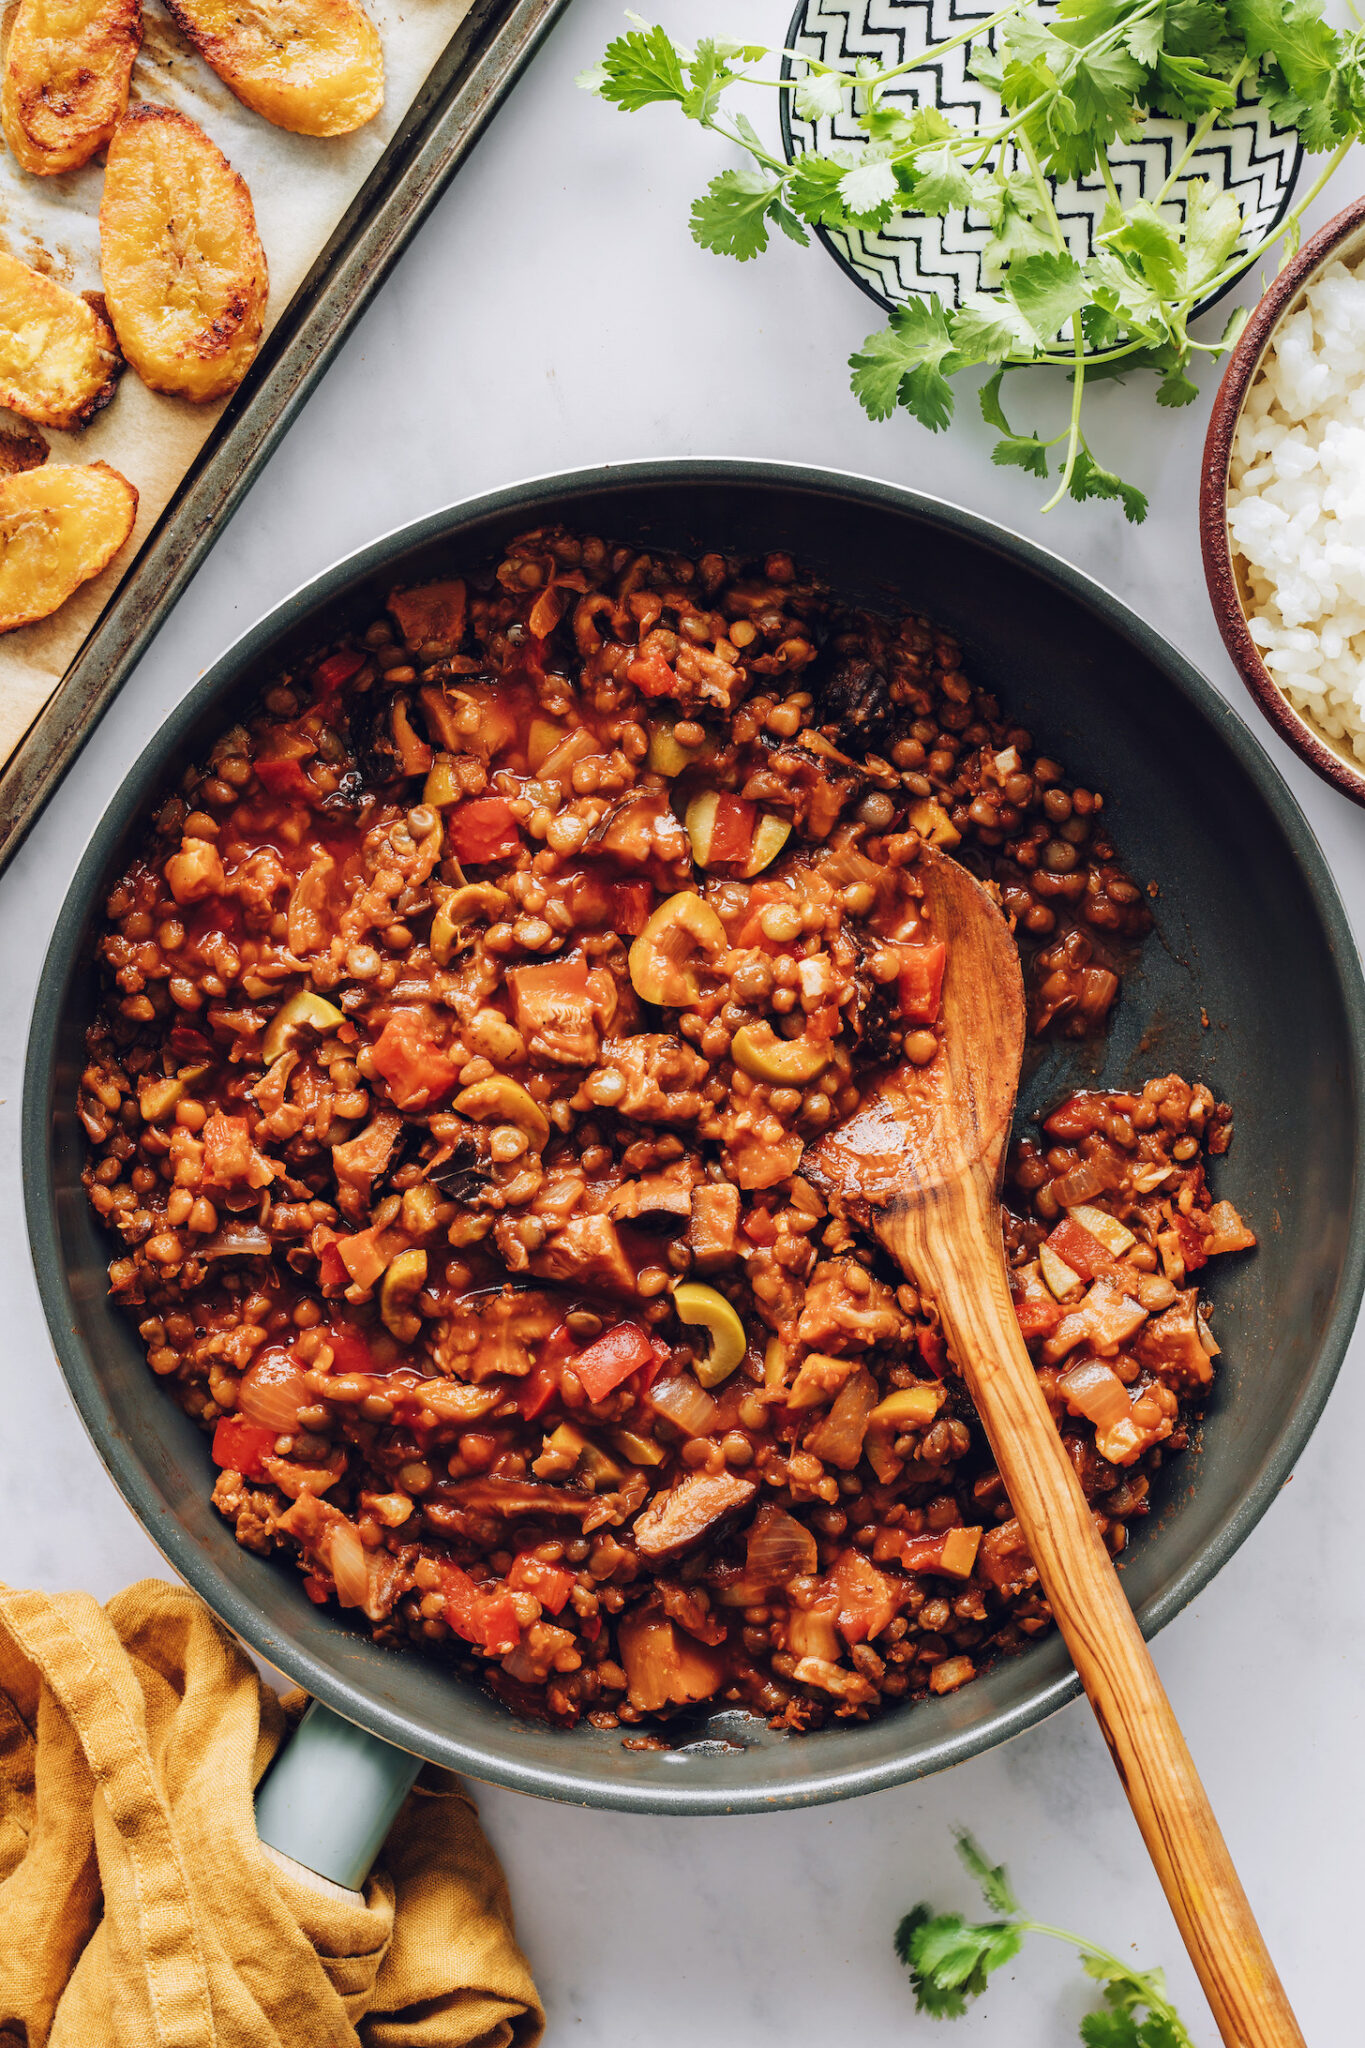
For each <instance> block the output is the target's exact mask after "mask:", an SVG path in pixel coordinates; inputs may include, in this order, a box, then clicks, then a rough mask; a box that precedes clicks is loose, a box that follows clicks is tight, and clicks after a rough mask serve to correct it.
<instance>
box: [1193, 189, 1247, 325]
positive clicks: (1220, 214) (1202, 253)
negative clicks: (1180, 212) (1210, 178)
mask: <svg viewBox="0 0 1365 2048" xmlns="http://www.w3.org/2000/svg"><path fill="white" fill-rule="evenodd" d="M1241 232H1242V209H1241V207H1240V206H1239V205H1238V204H1237V199H1236V195H1235V194H1234V193H1233V192H1231V191H1229V190H1227V189H1226V188H1225V189H1224V190H1223V191H1221V192H1215V191H1214V189H1213V186H1212V185H1211V184H1210V183H1208V182H1207V181H1206V180H1205V179H1203V178H1191V180H1190V182H1189V184H1188V185H1187V186H1186V188H1185V277H1184V295H1185V296H1186V297H1187V298H1192V297H1195V296H1196V295H1197V294H1198V292H1199V290H1200V288H1201V287H1202V286H1203V285H1205V284H1208V283H1209V282H1210V281H1211V280H1212V279H1213V278H1215V277H1217V276H1218V274H1219V272H1220V271H1221V270H1222V268H1223V266H1224V264H1225V263H1226V262H1227V260H1228V258H1229V257H1230V256H1231V254H1232V252H1233V250H1234V249H1235V248H1236V247H1237V243H1238V239H1239V237H1240V236H1241Z"/></svg>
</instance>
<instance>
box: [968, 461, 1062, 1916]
mask: <svg viewBox="0 0 1365 2048" xmlns="http://www.w3.org/2000/svg"><path fill="white" fill-rule="evenodd" d="M1044 474H1046V472H1044ZM954 1838H955V1840H956V1842H957V1853H958V1855H959V1856H960V1857H961V1859H962V1862H963V1864H964V1865H965V1866H966V1868H967V1870H968V1871H970V1873H971V1875H972V1876H973V1877H974V1878H975V1879H976V1881H977V1883H978V1884H979V1885H980V1887H981V1896H982V1897H983V1898H984V1899H985V1901H986V1904H987V1905H988V1906H989V1907H990V1908H991V1910H992V1912H995V1913H1017V1912H1018V1911H1019V1901H1018V1900H1017V1899H1016V1898H1015V1896H1014V1893H1013V1892H1012V1891H1011V1889H1010V1881H1009V1877H1008V1875H1007V1874H1006V1871H1005V1866H1004V1864H1003V1863H988V1862H987V1861H986V1856H985V1852H984V1850H983V1849H982V1847H981V1844H980V1843H979V1842H978V1841H977V1840H976V1838H975V1836H974V1835H972V1834H970V1833H969V1832H968V1830H967V1829H966V1828H957V1829H955V1830H954Z"/></svg>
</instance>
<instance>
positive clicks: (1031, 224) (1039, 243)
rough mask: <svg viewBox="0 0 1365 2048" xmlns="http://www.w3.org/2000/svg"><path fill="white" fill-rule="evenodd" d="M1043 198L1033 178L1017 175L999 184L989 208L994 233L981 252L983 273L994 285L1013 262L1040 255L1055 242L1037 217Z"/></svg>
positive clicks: (988, 213)
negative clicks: (1040, 225)
mask: <svg viewBox="0 0 1365 2048" xmlns="http://www.w3.org/2000/svg"><path fill="white" fill-rule="evenodd" d="M1040 204H1041V201H1040V199H1039V197H1038V192H1037V188H1036V187H1035V185H1034V183H1033V180H1032V178H1030V177H1028V176H1024V177H1019V176H1017V175H1016V176H1015V177H1012V178H1010V179H1009V180H1008V181H1007V182H1006V183H1005V184H1004V185H997V186H996V190H995V197H994V201H993V203H992V204H991V205H988V206H987V208H986V217H987V219H988V220H989V221H990V223H991V227H992V234H991V237H990V240H989V241H988V242H987V243H986V246H985V248H984V249H983V250H982V252H981V273H982V276H983V277H984V278H985V279H986V281H987V282H988V283H991V284H994V283H995V282H996V280H997V279H998V278H999V276H1000V273H1001V272H1002V271H1003V270H1004V268H1005V266H1006V265H1007V264H1009V263H1015V262H1021V261H1022V260H1023V259H1024V258H1025V257H1027V256H1036V255H1038V254H1039V253H1040V252H1041V251H1042V250H1044V249H1050V248H1051V247H1052V243H1051V241H1050V240H1049V238H1048V236H1047V234H1046V233H1045V232H1044V230H1043V229H1042V228H1040V227H1039V226H1038V225H1037V223H1036V221H1035V220H1034V218H1033V216H1034V214H1035V213H1037V211H1038V208H1039V206H1040Z"/></svg>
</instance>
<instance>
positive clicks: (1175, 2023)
mask: <svg viewBox="0 0 1365 2048" xmlns="http://www.w3.org/2000/svg"><path fill="white" fill-rule="evenodd" d="M957 1850H958V1854H959V1856H960V1857H961V1858H962V1861H963V1863H964V1864H965V1865H966V1867H967V1869H968V1871H969V1872H970V1873H971V1875H972V1876H973V1877H974V1878H975V1879H976V1881H977V1883H978V1884H979V1886H980V1887H981V1892H982V1896H983V1897H984V1899H985V1901H986V1904H987V1906H988V1907H989V1908H990V1910H991V1912H992V1913H994V1914H996V1915H998V1917H997V1918H996V1919H993V1920H985V1921H980V1922H973V1921H969V1920H964V1919H963V1917H962V1915H961V1914H960V1913H935V1912H934V1911H933V1909H932V1908H931V1907H929V1906H916V1908H915V1910H914V1912H913V1913H907V1914H906V1916H905V1918H904V1919H903V1920H902V1921H901V1923H900V1926H899V1927H898V1928H897V1929H896V1936H895V1940H896V1954H897V1955H898V1956H899V1957H900V1959H901V1961H902V1962H903V1963H904V1964H905V1967H906V1969H907V1970H908V1971H909V1972H910V1985H911V1989H912V1990H913V1991H914V1994H915V2004H916V2007H917V2008H918V2010H919V2011H920V2012H923V2013H928V2014H929V2015H930V2017H931V2018H933V2019H960V2018H961V2017H962V2015H963V2014H964V2013H965V2012H966V2010H967V2001H968V1999H970V1998H979V1997H980V1996H981V1994H982V1992H983V1991H984V1990H985V1989H986V1985H987V1982H988V1980H989V1978H990V1976H991V1973H992V1971H994V1970H998V1969H1000V1968H1001V1967H1002V1965H1004V1964H1005V1963H1009V1962H1012V1961H1013V1960H1014V1958H1015V1956H1017V1955H1018V1953H1019V1951H1020V1949H1021V1948H1022V1947H1023V1945H1024V1940H1025V1937H1026V1936H1027V1935H1030V1934H1043V1935H1046V1936H1047V1937H1048V1938H1049V1939H1050V1940H1052V1941H1064V1942H1066V1943H1067V1944H1068V1945H1069V1946H1070V1947H1072V1948H1074V1949H1076V1950H1078V1951H1079V1954H1080V1960H1081V1967H1082V1969H1083V1970H1084V1971H1085V1973H1086V1975H1087V1976H1088V1977H1092V1978H1093V1979H1094V1980H1095V1982H1096V1983H1097V1984H1101V1985H1103V1987H1104V1992H1103V2002H1102V2003H1101V2004H1100V2005H1099V2006H1098V2007H1097V2008H1096V2009H1095V2010H1094V2011H1093V2012H1089V2013H1087V2014H1086V2016H1085V2018H1084V2019H1083V2020H1082V2021H1081V2040H1082V2041H1083V2042H1084V2043H1085V2048H1194V2043H1193V2041H1192V2040H1191V2038H1190V2035H1189V2032H1188V2030H1187V2029H1186V2027H1185V2023H1184V2021H1183V2020H1182V2019H1181V2017H1180V2014H1179V2013H1178V2012H1177V2011H1176V2009H1175V2007H1174V2006H1173V2005H1172V2003H1171V2000H1170V1995H1169V1993H1168V1992H1167V1990H1166V1980H1165V1977H1164V1976H1163V1975H1162V1973H1161V1971H1160V1970H1138V1969H1135V1968H1134V1966H1133V1965H1132V1964H1131V1963H1126V1962H1124V1960H1123V1958H1122V1957H1121V1956H1116V1955H1111V1954H1110V1952H1109V1950H1108V1949H1105V1948H1100V1947H1099V1946H1098V1945H1097V1944H1096V1943H1095V1942H1093V1941H1088V1940H1086V1938H1085V1937H1084V1935H1080V1934H1070V1933H1068V1932H1067V1930H1066V1929H1065V1928H1063V1927H1049V1926H1048V1925H1047V1924H1046V1923H1045V1922H1043V1921H1041V1920H1031V1919H1029V1918H1028V1917H1027V1915H1026V1914H1024V1913H1022V1912H1021V1911H1020V1908H1019V1903H1018V1901H1017V1900H1016V1898H1015V1896H1014V1893H1013V1891H1012V1890H1011V1888H1010V1881H1009V1878H1008V1876H1007V1875H1006V1872H1005V1867H1004V1865H1003V1864H1001V1863H996V1864H992V1863H990V1862H989V1861H988V1859H987V1858H986V1856H985V1855H984V1854H983V1853H982V1851H981V1849H980V1848H979V1847H978V1846H977V1844H976V1843H975V1842H974V1841H973V1840H972V1837H971V1836H970V1835H969V1834H968V1833H967V1832H966V1831H965V1829H964V1830H961V1831H959V1833H958V1837H957Z"/></svg>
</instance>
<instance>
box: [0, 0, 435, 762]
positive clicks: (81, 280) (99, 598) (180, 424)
mask: <svg viewBox="0 0 1365 2048" xmlns="http://www.w3.org/2000/svg"><path fill="white" fill-rule="evenodd" d="M365 4H366V7H367V11H368V12H369V14H370V15H371V16H372V18H373V19H374V21H375V23H376V25H377V26H378V29H379V32H380V35H381V36H382V38H383V44H384V69H385V94H384V105H383V107H382V109H381V110H380V112H379V114H378V115H377V116H376V117H375V119H374V120H373V121H371V122H370V123H369V124H368V125H367V126H366V127H364V128H361V129H359V130H358V131H357V132H356V133H355V134H354V135H346V136H336V137H328V138H320V137H311V136H306V135H287V134H286V133H285V132H284V131H283V129H280V128H272V127H271V125H270V123H269V122H268V121H263V120H261V118H260V117H259V116H258V115H256V114H253V113H251V112H249V111H248V109H247V108H246V107H244V106H242V104H241V103H240V101H238V100H236V99H234V98H233V96H232V94H231V93H230V92H229V91H228V89H227V87H226V86H225V85H224V84H223V83H222V81H221V79H219V78H218V77H217V75H216V74H215V73H214V72H212V71H210V70H209V68H208V66H207V65H206V64H205V63H204V62H203V61H202V59H201V58H200V57H198V56H197V55H196V53H195V52H194V50H193V49H192V48H191V47H190V45H189V44H188V43H187V42H186V41H185V40H184V38H183V37H182V36H181V35H180V33H179V31H178V30H177V29H176V28H175V26H174V24H173V23H172V22H171V21H170V20H169V18H168V17H167V15H166V14H165V13H164V12H163V10H162V8H161V7H160V6H159V5H158V4H156V0H148V4H147V6H146V8H145V12H144V22H145V34H144V39H143V44H142V51H141V54H140V56H139V57H138V61H137V66H136V69H135V70H134V72H133V85H132V97H133V98H134V99H143V100H159V101H161V102H162V103H163V104H164V105H166V106H170V107H175V108H177V109H178V110H179V111H180V112H181V113H184V114H188V115H189V116H190V117H191V118H192V119H193V120H195V121H197V122H198V123H199V125H200V126H201V127H202V128H203V129H204V130H205V131H206V133H207V134H208V135H210V136H211V137H212V139H213V141H214V142H216V143H217V145H218V147H219V149H221V150H222V152H223V154H224V156H226V157H227V159H228V161H229V163H231V165H232V166H233V168H234V170H236V171H239V172H240V173H241V175H242V176H243V177H244V178H245V179H246V182H247V184H248V185H249V187H250V188H251V197H252V202H253V204H254V206H255V209H256V223H257V226H258V228H259V230H260V236H261V241H262V242H263V244H264V246H265V253H266V260H267V263H268V264H269V267H270V304H269V308H268V311H267V314H266V323H265V326H266V333H267V334H268V333H269V332H270V329H271V328H272V327H273V326H274V325H275V323H276V321H277V320H278V319H279V318H280V317H281V315H282V314H283V313H284V311H285V310H286V308H287V307H288V305H289V302H290V300H291V299H292V298H293V296H294V294H295V292H296V291H297V289H298V287H299V284H300V283H301V281H302V280H303V278H304V277H305V276H306V275H307V273H308V271H309V269H310V267H311V266H312V264H313V262H314V260H315V259H316V257H317V255H318V253H319V251H320V250H321V249H322V248H323V247H324V246H325V245H326V242H327V239H328V237H329V236H330V235H331V233H332V230H333V229H334V228H335V227H336V225H337V222H338V221H339V220H340V219H341V217H342V215H343V214H344V213H345V211H346V209H347V207H348V206H349V205H350V203H351V201H352V200H353V199H354V197H355V195H356V193H357V192H358V191H359V189H360V187H361V186H362V185H363V184H364V182H365V180H366V178H367V177H368V176H369V174H370V172H371V171H372V170H373V168H374V166H375V164H376V163H377V162H378V160H379V158H380V157H381V156H382V154H383V152H384V150H385V148H386V147H387V145H388V143H389V140H390V138H391V137H392V135H393V133H394V131H395V129H396V128H397V127H398V126H399V124H400V123H401V121H402V119H403V117H404V115H405V114H406V113H407V110H408V108H409V107H410V106H411V104H412V102H413V100H414V99H415V98H416V96H417V93H418V90H419V89H420V87H421V85H422V83H423V81H424V80H425V78H426V77H427V75H428V73H429V72H430V71H431V69H432V67H433V66H434V64H435V63H436V60H437V58H438V57H439V56H440V54H441V52H442V51H443V50H444V48H445V47H446V45H447V43H448V42H449V41H450V39H451V37H452V36H453V35H454V33H455V31H456V29H457V28H458V27H459V25H460V23H461V21H462V20H463V19H464V17H465V15H466V14H467V13H468V11H469V7H470V4H471V0H409V4H407V5H406V6H400V5H398V4H397V0H365ZM103 183H104V165H103V159H102V157H100V158H96V159H95V161H94V162H92V163H90V164H87V165H86V167H85V168H84V170H80V171H71V172H68V173H67V174H66V175H65V176H63V177H59V178H33V177H29V176H28V175H27V174H26V173H25V172H23V171H22V170H20V168H19V166H18V164H17V163H16V162H15V160H14V158H13V156H12V155H11V154H10V152H9V150H8V149H7V148H6V147H5V145H4V143H3V141H0V239H3V242H4V244H5V246H7V247H8V249H9V250H10V252H11V254H13V255H15V256H17V257H19V258H20V259H21V261H23V262H25V263H30V264H32V265H33V266H34V267H35V268H36V269H39V270H43V271H45V272H46V273H47V274H48V275H49V276H50V277H52V278H53V279H54V280H55V281H56V282H57V283H58V284H62V285H65V286H66V287H67V288H68V289H70V290H72V291H76V292H82V291H98V290H99V289H100V252H99V206H100V192H101V189H102V187H103ZM226 404H227V400H226V399H224V400H221V401H220V402H219V403H217V404H214V405H191V404H190V403H189V402H188V401H186V400H184V399H179V398H168V397H165V396H163V395H161V394H158V393H155V392H151V391H148V390H147V388H146V386H145V385H143V384H142V383H141V382H140V381H139V379H138V377H137V376H136V375H135V373H134V372H133V371H132V370H126V371H125V372H124V375H123V378H122V381H121V383H120V385H119V389H118V395H117V397H116V398H115V399H114V401H113V403H112V405H110V406H108V407H107V408H106V409H105V411H104V412H102V413H100V414H98V415H97V416H96V418H95V419H94V420H93V421H92V422H91V424H90V425H89V426H88V427H85V428H83V429H82V430H81V431H80V432H79V433H72V434H58V433H53V432H51V431H50V430H49V429H44V430H43V432H44V438H45V439H46V440H47V442H48V443H49V445H50V447H51V450H52V452H51V454H50V456H49V457H48V461H49V463H66V462H96V461H99V462H108V463H110V464H111V465H112V466H113V467H114V468H115V469H117V470H121V471H122V473H123V475H124V476H126V477H127V478H128V480H129V482H130V483H133V484H135V485H136V486H137V489H138V491H139V492H140V494H141V499H140V503H139V505H138V516H137V525H136V527H135V528H134V531H133V536H132V538H131V540H130V541H129V542H128V545H127V546H126V547H125V548H124V550H123V552H122V553H121V554H120V555H119V557H118V559H117V560H116V561H115V562H113V563H112V564H111V565H110V567H109V568H108V569H107V570H106V571H105V572H104V574H103V575H102V576H98V577H96V578H95V579H94V580H93V581H92V582H90V583H87V584H85V585H83V587H82V588H81V589H80V590H78V591H77V592H76V594H75V596H74V597H72V598H71V599H70V601H69V602H68V603H67V604H65V605H63V606H62V608H61V610H60V611H57V612H55V613H54V614H53V616H52V617H51V618H50V619H44V620H42V621H41V622H40V623H39V624H38V625H35V626H24V627H21V628H20V629H19V630H18V631H17V632H15V633H8V634H6V635H5V636H4V637H3V639H0V766H2V765H3V763H4V762H5V761H7V760H8V759H9V757H10V755H11V754H12V753H13V752H14V749H15V747H16V746H17V745H18V743H19V741H20V740H21V739H22V738H23V736H24V733H25V732H26V731H27V729H28V727H29V726H30V725H31V724H32V722H33V720H34V719H35V718H36V717H37V715H38V713H39V711H40V710H41V709H42V707H43V705H44V704H45V703H46V701H47V699H48V698H49V697H50V696H51V694H52V692H53V690H54V689H55V688H56V686H57V684H58V683H59V682H60V681H61V678H62V676H63V674H64V673H65V671H66V669H67V667H68V665H69V664H70V662H71V660H72V657H73V656H74V655H75V653H76V651H77V649H78V648H79V647H80V645H81V643H82V641H83V640H84V639H85V637H86V635H87V633H88V632H89V631H90V628H91V626H92V625H93V624H94V622H95V620H96V619H97V618H98V616H99V614H100V613H101V612H102V611H103V609H104V607H105V605H106V604H107V603H108V601H109V599H110V597H111V596H112V595H113V593H114V591H115V590H116V589H117V587H118V585H119V583H120V582H121V580H122V578H123V577H124V576H126V575H127V573H128V571H129V569H130V568H131V567H132V565H133V563H134V561H135V560H136V559H137V555H138V553H139V551H140V549H141V546H142V543H143V541H144V540H145V539H146V537H147V535H148V534H149V533H150V531H151V529H152V527H153V526H154V525H155V524H156V521H157V520H158V519H159V517H160V516H161V513H162V512H163V511H164V510H165V507H166V505H167V503H168V502H169V500H170V498H171V497H172V495H173V494H174V492H175V489H176V486H177V485H178V484H179V482H180V480H181V478H182V477H183V476H184V474H185V472H186V470H187V469H188V468H189V467H190V465H191V463H192V462H193V461H194V458H195V457H196V455H197V454H198V453H199V450H200V449H201V448H202V447H203V445H204V443H205V441H206V440H207V439H208V438H209V435H210V434H211V433H212V432H213V429H214V426H215V424H216V423H217V421H218V418H219V416H220V415H221V413H222V411H223V409H224V406H225V405H226ZM0 430H3V431H10V430H12V431H16V432H24V433H31V432H33V431H36V430H34V429H31V428H27V427H26V426H25V425H24V423H23V422H22V421H20V420H18V419H16V418H15V417H14V416H13V415H12V414H11V413H8V412H6V411H5V409H4V408H3V407H0Z"/></svg>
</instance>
